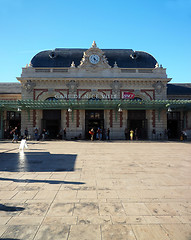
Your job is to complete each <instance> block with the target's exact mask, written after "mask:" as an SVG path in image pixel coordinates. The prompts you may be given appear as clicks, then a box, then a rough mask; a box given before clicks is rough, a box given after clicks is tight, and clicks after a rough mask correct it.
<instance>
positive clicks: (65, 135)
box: [64, 128, 66, 140]
mask: <svg viewBox="0 0 191 240" xmlns="http://www.w3.org/2000/svg"><path fill="white" fill-rule="evenodd" d="M64 140H66V128H64Z"/></svg>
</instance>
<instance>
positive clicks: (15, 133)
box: [12, 127, 19, 143]
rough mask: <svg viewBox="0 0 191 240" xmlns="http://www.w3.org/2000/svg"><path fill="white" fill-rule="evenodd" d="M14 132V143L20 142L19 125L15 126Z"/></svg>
mask: <svg viewBox="0 0 191 240" xmlns="http://www.w3.org/2000/svg"><path fill="white" fill-rule="evenodd" d="M12 133H13V140H12V143H14V142H15V141H16V143H17V142H18V136H19V132H18V129H17V127H15V128H14V129H13V131H12Z"/></svg>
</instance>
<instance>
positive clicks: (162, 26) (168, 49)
mask: <svg viewBox="0 0 191 240" xmlns="http://www.w3.org/2000/svg"><path fill="white" fill-rule="evenodd" d="M0 30H1V32H0V35H1V37H0V46H1V58H0V71H1V74H0V82H17V80H16V77H19V76H20V74H21V71H22V67H25V66H26V64H28V63H29V62H30V60H31V59H32V57H33V56H34V55H35V54H37V53H38V52H39V51H42V50H47V49H55V48H89V47H90V46H91V44H92V42H93V40H95V41H96V43H97V45H98V47H99V48H101V49H102V48H126V49H133V50H137V51H145V52H148V53H150V54H151V55H153V56H154V57H155V58H156V60H157V61H158V62H159V64H162V65H163V67H165V68H167V74H168V77H170V78H173V80H172V81H171V82H172V83H191V71H190V68H191V0H160V1H155V0H133V1H132V0H118V1H114V0H97V1H91V0H84V1H78V0H46V1H45V0H32V1H30V0H29V1H26V0H0Z"/></svg>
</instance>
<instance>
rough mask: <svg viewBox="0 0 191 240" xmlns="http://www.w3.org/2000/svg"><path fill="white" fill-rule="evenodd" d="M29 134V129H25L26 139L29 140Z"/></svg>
mask: <svg viewBox="0 0 191 240" xmlns="http://www.w3.org/2000/svg"><path fill="white" fill-rule="evenodd" d="M28 134H29V132H28V129H27V128H26V129H25V138H26V139H27V138H28Z"/></svg>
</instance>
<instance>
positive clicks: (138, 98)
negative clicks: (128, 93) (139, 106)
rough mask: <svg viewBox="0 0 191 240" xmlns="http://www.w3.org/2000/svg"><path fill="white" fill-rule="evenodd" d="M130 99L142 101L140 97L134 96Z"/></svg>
mask: <svg viewBox="0 0 191 240" xmlns="http://www.w3.org/2000/svg"><path fill="white" fill-rule="evenodd" d="M132 100H133V101H142V100H143V99H142V98H140V97H134V98H133V99H132Z"/></svg>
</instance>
